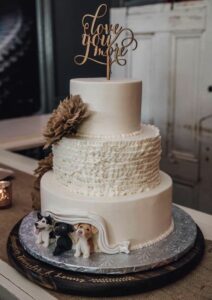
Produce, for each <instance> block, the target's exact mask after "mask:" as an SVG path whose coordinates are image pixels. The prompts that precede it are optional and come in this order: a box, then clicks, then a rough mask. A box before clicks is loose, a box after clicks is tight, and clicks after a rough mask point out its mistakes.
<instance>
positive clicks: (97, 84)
mask: <svg viewBox="0 0 212 300" xmlns="http://www.w3.org/2000/svg"><path fill="white" fill-rule="evenodd" d="M141 86H142V84H141V81H139V80H130V79H127V80H126V79H125V80H114V79H112V80H107V79H105V78H79V79H72V80H71V81H70V93H71V94H72V95H80V96H81V98H82V100H83V101H84V102H85V103H88V107H89V110H90V111H91V115H90V117H89V118H88V119H87V120H85V121H84V122H83V124H82V125H81V127H80V128H79V131H78V132H79V133H80V134H83V135H84V134H85V135H90V136H95V135H106V136H111V135H113V136H114V135H120V134H128V133H133V132H135V131H138V130H139V129H140V123H141Z"/></svg>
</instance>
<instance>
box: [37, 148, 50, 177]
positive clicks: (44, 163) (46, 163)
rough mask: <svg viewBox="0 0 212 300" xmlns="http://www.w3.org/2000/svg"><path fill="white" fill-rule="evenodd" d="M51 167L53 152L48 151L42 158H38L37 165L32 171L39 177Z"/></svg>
mask: <svg viewBox="0 0 212 300" xmlns="http://www.w3.org/2000/svg"><path fill="white" fill-rule="evenodd" d="M52 167H53V154H52V153H49V155H48V156H46V157H45V158H44V159H41V160H39V162H38V167H37V168H36V169H35V171H34V175H36V176H37V178H38V179H40V178H41V177H42V176H43V175H44V174H45V173H46V172H47V171H49V170H51V169H52Z"/></svg>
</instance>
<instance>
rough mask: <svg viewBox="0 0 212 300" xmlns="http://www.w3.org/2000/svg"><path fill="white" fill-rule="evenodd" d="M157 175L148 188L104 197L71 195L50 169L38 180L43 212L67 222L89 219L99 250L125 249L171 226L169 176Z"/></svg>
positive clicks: (155, 237)
mask: <svg viewBox="0 0 212 300" xmlns="http://www.w3.org/2000/svg"><path fill="white" fill-rule="evenodd" d="M160 176H161V183H160V184H159V185H158V186H157V187H156V188H154V189H152V190H151V191H146V192H143V193H140V194H135V195H130V196H122V197H113V198H110V197H109V198H107V197H85V196H79V195H74V194H73V193H72V192H71V191H70V190H69V189H68V188H67V187H65V186H63V185H62V184H61V183H59V182H58V181H57V180H56V178H55V175H54V173H53V171H49V172H47V173H46V174H45V175H44V176H43V177H42V180H41V209H42V213H43V214H45V215H47V214H51V215H52V216H53V217H54V219H55V220H57V221H63V222H66V223H71V224H76V223H90V224H92V225H94V226H95V227H97V228H98V230H99V236H98V246H99V249H100V251H102V252H105V253H108V254H115V253H118V252H126V253H128V250H133V249H138V248H142V247H145V246H148V245H150V244H153V243H155V242H157V241H159V240H161V239H163V238H165V237H166V236H167V235H168V234H169V233H170V232H171V231H172V230H173V221H172V209H171V204H172V180H171V178H170V177H169V176H168V175H167V174H165V173H163V172H160Z"/></svg>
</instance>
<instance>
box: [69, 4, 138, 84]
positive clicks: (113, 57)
mask: <svg viewBox="0 0 212 300" xmlns="http://www.w3.org/2000/svg"><path fill="white" fill-rule="evenodd" d="M107 10H108V7H107V5H106V4H101V5H100V6H99V7H98V8H97V10H96V13H95V14H94V15H92V14H85V15H84V16H83V18H82V26H83V34H82V45H83V46H84V47H85V52H84V54H81V55H76V56H75V58H74V61H75V63H76V64H77V65H84V64H85V63H86V62H87V61H88V60H90V61H93V62H95V63H98V64H101V65H105V66H106V67H107V79H108V80H109V79H110V75H111V66H112V64H113V63H117V64H118V65H120V66H124V65H126V63H127V60H126V58H125V56H126V54H127V52H128V49H129V47H130V46H131V47H132V50H135V49H136V48H137V45H138V43H137V40H136V39H135V36H134V33H133V32H132V30H131V29H129V28H123V27H122V26H120V25H119V24H115V25H113V24H102V23H100V21H101V19H102V18H103V17H104V16H105V15H106V14H107Z"/></svg>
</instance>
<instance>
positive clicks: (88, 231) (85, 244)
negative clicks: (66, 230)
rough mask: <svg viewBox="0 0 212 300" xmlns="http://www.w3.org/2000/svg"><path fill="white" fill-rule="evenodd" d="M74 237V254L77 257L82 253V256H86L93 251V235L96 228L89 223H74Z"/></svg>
mask: <svg viewBox="0 0 212 300" xmlns="http://www.w3.org/2000/svg"><path fill="white" fill-rule="evenodd" d="M75 228H76V231H75V237H76V251H75V254H74V256H75V257H79V256H80V255H81V254H83V257H84V258H88V257H89V256H90V253H92V252H93V251H94V247H95V245H94V240H93V238H94V235H95V234H96V233H97V232H98V229H97V228H96V227H94V226H92V225H90V224H83V223H81V224H77V225H75Z"/></svg>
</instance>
